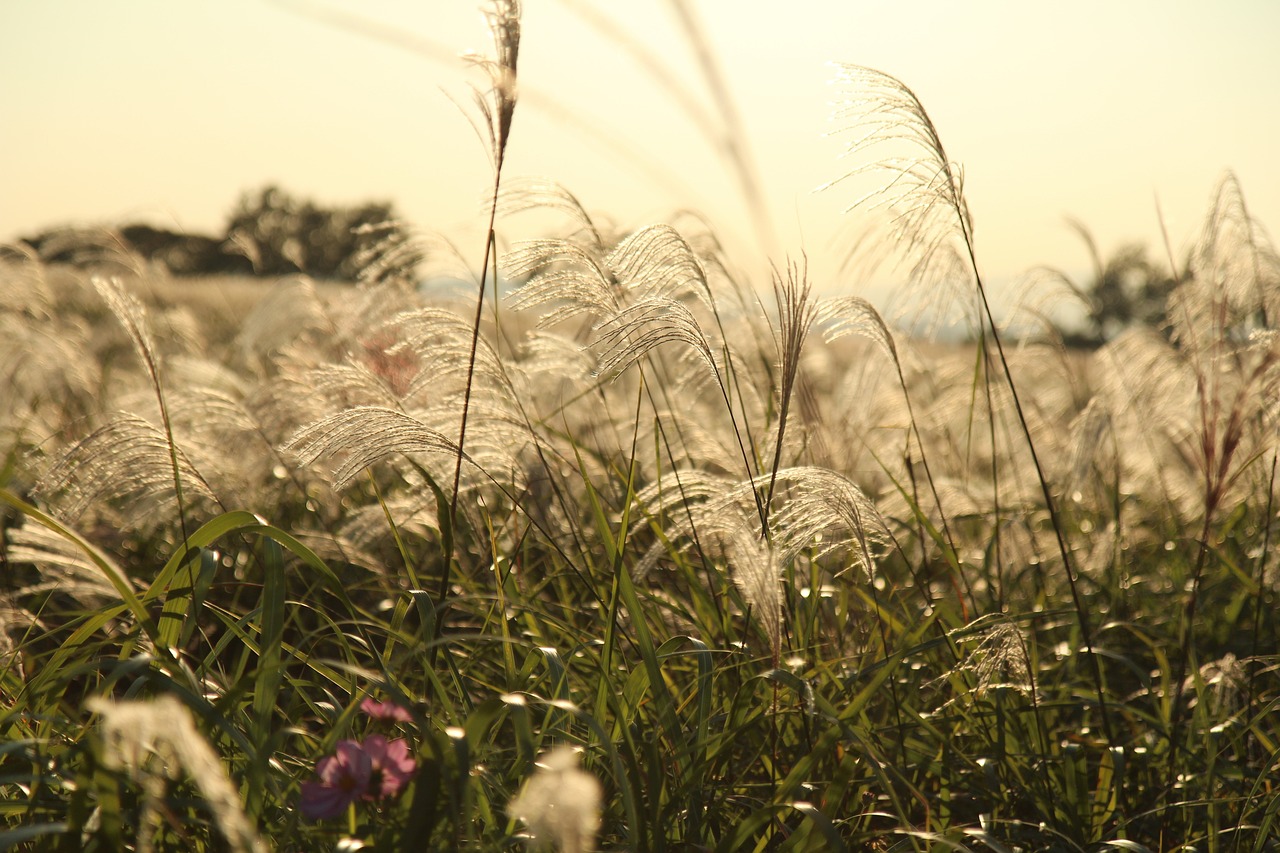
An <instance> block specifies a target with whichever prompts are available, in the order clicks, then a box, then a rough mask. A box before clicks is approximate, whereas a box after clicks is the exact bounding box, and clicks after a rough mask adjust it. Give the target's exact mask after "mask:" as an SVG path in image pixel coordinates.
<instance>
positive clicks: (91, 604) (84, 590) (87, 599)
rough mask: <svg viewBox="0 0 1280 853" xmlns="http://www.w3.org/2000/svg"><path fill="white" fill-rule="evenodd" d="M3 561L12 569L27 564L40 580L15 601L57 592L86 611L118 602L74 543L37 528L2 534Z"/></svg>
mask: <svg viewBox="0 0 1280 853" xmlns="http://www.w3.org/2000/svg"><path fill="white" fill-rule="evenodd" d="M5 536H6V537H7V538H8V545H7V550H6V554H7V558H8V560H9V563H10V564H12V565H16V564H20V563H30V564H31V565H33V566H35V568H36V570H37V571H38V572H39V573H40V578H39V580H38V581H36V582H35V583H33V584H30V585H28V586H26V587H23V588H22V589H19V590H17V591H16V595H17V596H19V597H25V596H29V595H35V594H38V593H41V592H46V591H50V590H57V591H58V592H61V593H64V594H66V595H69V596H70V597H71V598H73V599H75V600H76V601H77V602H78V603H80V604H81V605H82V606H83V607H84V608H85V609H86V610H96V609H99V608H101V607H103V606H105V605H106V604H108V603H110V602H113V601H118V600H119V599H120V593H119V591H118V590H117V589H116V588H115V587H114V586H112V585H111V583H110V581H108V580H107V579H106V578H104V577H103V575H102V570H101V569H99V568H98V567H97V566H96V565H94V563H93V562H92V561H91V560H89V558H88V557H87V556H86V555H85V552H84V550H83V549H82V548H80V547H79V546H78V545H77V544H76V543H75V542H73V541H71V540H69V539H67V537H65V536H63V535H61V534H59V533H57V532H55V531H53V530H50V529H49V528H47V527H44V526H43V525H40V524H32V523H26V524H23V525H22V526H20V527H14V528H10V529H9V530H7V531H5Z"/></svg>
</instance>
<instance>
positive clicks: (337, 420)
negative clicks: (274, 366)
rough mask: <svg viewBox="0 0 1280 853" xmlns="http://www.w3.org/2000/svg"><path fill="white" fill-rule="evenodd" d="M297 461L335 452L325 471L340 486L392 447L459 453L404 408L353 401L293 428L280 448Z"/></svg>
mask: <svg viewBox="0 0 1280 853" xmlns="http://www.w3.org/2000/svg"><path fill="white" fill-rule="evenodd" d="M281 452H282V453H285V454H286V455H288V456H291V457H293V458H295V459H296V460H297V461H298V462H299V463H300V464H302V465H311V464H312V463H314V462H317V461H318V460H320V459H330V458H334V457H340V458H341V461H340V462H339V463H338V465H337V466H336V467H334V468H333V469H332V471H331V472H330V475H329V476H330V479H331V481H332V483H333V486H334V488H336V489H344V488H346V487H347V486H348V485H350V483H351V481H352V480H354V479H355V477H356V475H358V474H359V473H360V472H361V471H363V470H364V469H365V468H368V467H369V466H370V465H373V464H374V463H375V462H377V461H379V460H380V459H384V458H386V457H387V456H391V455H392V454H396V453H405V454H410V453H448V454H457V455H461V456H462V458H464V459H467V460H468V461H470V457H468V456H466V455H465V454H462V451H461V450H460V449H459V448H458V446H457V445H456V444H454V443H453V442H452V441H450V440H449V439H448V438H446V437H445V436H444V435H442V434H441V433H439V432H436V431H435V430H433V429H429V428H427V427H426V426H424V425H423V424H422V422H421V421H418V420H417V419H415V418H413V417H412V416H410V415H407V414H405V413H404V412H398V411H395V410H393V409H385V408H381V407H378V406H359V407H357V408H354V409H348V410H347V411H345V412H339V413H338V414H336V415H331V416H329V417H327V418H325V419H323V420H321V421H317V422H316V423H313V424H310V425H308V426H305V427H303V428H302V429H300V430H298V432H297V433H295V434H294V436H293V437H292V438H291V439H289V441H288V442H286V443H285V445H284V446H283V447H282V448H281Z"/></svg>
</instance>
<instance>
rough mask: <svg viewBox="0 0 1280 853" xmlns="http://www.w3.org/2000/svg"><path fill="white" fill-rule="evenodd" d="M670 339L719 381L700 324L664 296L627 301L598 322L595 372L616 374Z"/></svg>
mask: <svg viewBox="0 0 1280 853" xmlns="http://www.w3.org/2000/svg"><path fill="white" fill-rule="evenodd" d="M670 343H680V344H684V345H685V346H686V347H687V348H688V349H689V351H690V352H692V353H693V354H695V355H696V356H697V358H698V360H699V361H700V362H701V363H702V364H703V365H704V366H705V367H706V369H707V371H708V372H709V373H710V374H711V375H712V376H714V377H716V380H717V382H719V383H721V384H723V382H722V380H721V379H720V364H719V362H718V360H717V358H716V354H715V351H714V350H713V349H712V346H711V342H710V340H708V338H707V336H706V333H705V332H704V331H703V329H702V324H701V323H699V322H698V318H697V317H695V316H694V314H693V312H692V311H690V310H689V308H688V307H687V306H685V305H684V304H683V303H680V302H677V301H675V300H674V299H671V298H669V297H665V296H650V297H648V298H646V299H642V300H640V301H639V302H635V303H633V304H631V305H628V306H627V307H626V308H623V309H622V310H621V311H619V312H618V313H617V314H615V315H614V316H612V317H610V318H609V319H608V320H607V321H605V322H604V323H603V324H602V325H601V326H600V328H599V332H598V335H597V338H596V348H597V350H598V352H599V365H598V367H597V372H598V373H599V374H600V375H601V376H616V375H618V374H620V373H623V372H625V371H626V370H627V369H628V368H630V367H632V366H633V365H635V364H636V363H637V362H639V361H641V360H643V359H644V358H646V357H647V356H648V355H649V353H651V352H652V351H653V350H655V349H657V348H658V347H660V346H662V345H664V344H670Z"/></svg>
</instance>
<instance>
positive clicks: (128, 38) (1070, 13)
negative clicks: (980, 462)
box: [0, 0, 1280, 290]
mask: <svg viewBox="0 0 1280 853" xmlns="http://www.w3.org/2000/svg"><path fill="white" fill-rule="evenodd" d="M688 7H689V8H690V9H692V11H693V12H694V14H695V16H696V20H697V21H698V23H699V25H700V27H701V29H702V32H703V33H704V35H705V40H706V42H705V43H706V44H707V45H708V46H709V47H710V49H711V50H712V51H713V52H714V56H715V60H716V62H717V63H718V67H719V70H720V72H721V73H722V75H723V79H724V80H725V82H726V84H727V86H728V90H729V93H730V95H731V97H732V102H733V104H734V106H735V107H736V109H737V112H738V114H739V116H740V119H741V126H742V128H743V130H744V136H743V138H744V139H745V142H746V148H747V151H748V152H749V154H750V157H751V159H752V162H753V163H754V165H755V168H756V171H757V174H758V176H759V181H760V184H761V186H762V188H763V192H764V196H765V199H766V203H767V210H768V214H769V218H770V230H771V231H772V232H773V234H774V235H775V236H774V237H773V238H770V237H768V236H766V235H761V234H760V233H759V229H758V228H755V227H754V226H753V224H752V221H751V218H750V217H749V216H748V215H747V213H746V208H745V204H744V201H743V196H742V193H741V191H740V187H739V185H738V184H737V183H736V182H735V181H734V179H733V176H732V173H731V171H730V169H729V168H728V167H727V164H726V161H725V159H724V158H723V157H722V156H721V154H720V152H719V151H717V150H716V148H715V147H714V145H713V144H712V143H711V142H710V141H709V140H708V138H707V136H706V135H704V134H703V133H700V132H699V129H698V125H697V121H698V120H701V121H704V122H708V123H710V124H711V125H712V126H713V127H723V125H721V124H718V122H719V113H718V112H717V110H716V108H715V105H714V104H715V102H714V100H713V98H712V97H711V94H710V90H709V88H708V86H707V82H706V79H705V77H704V76H703V75H702V74H701V73H700V71H699V67H698V64H697V62H696V60H695V56H694V52H693V50H692V49H691V46H690V42H689V41H688V40H687V39H686V37H685V34H684V32H683V31H682V29H681V28H680V26H679V24H678V20H677V16H676V15H675V14H674V12H673V4H672V3H670V2H666V1H665V0H630V1H629V2H606V1H605V0H573V2H569V0H527V2H526V3H525V10H524V27H523V30H524V32H523V44H522V47H521V54H520V83H521V87H522V93H523V97H524V100H523V101H522V103H521V104H520V106H519V107H518V108H517V113H516V118H515V126H514V132H513V137H512V143H511V149H510V157H509V161H508V164H507V170H508V175H509V177H513V178H514V177H518V176H530V177H542V178H548V179H552V180H555V181H557V182H559V183H561V184H563V185H564V186H566V187H567V188H568V189H570V190H571V191H572V192H574V193H575V194H576V195H577V196H578V197H579V198H580V199H581V200H582V201H583V202H584V203H585V205H586V206H587V207H588V208H589V209H591V210H592V211H596V212H599V213H601V214H602V215H604V216H606V217H608V218H609V219H610V220H612V221H613V222H614V223H616V224H618V225H621V226H640V225H645V224H649V223H652V222H656V221H663V220H666V219H668V218H669V217H670V216H671V215H672V213H673V212H674V211H676V210H679V209H693V210H697V211H699V212H700V213H702V214H703V215H705V216H706V217H707V218H709V219H710V220H711V221H712V222H713V223H714V224H715V226H716V228H717V230H718V232H719V233H720V235H721V237H722V239H723V241H724V242H725V243H726V245H727V246H728V247H729V250H730V252H731V253H733V254H734V256H735V258H737V259H738V263H739V265H740V266H741V267H742V268H744V269H747V270H749V271H751V270H760V269H762V268H764V265H765V264H767V263H768V262H770V261H772V262H774V263H778V264H781V263H784V262H785V260H786V258H787V257H788V256H790V257H797V256H799V255H800V254H801V253H805V254H807V256H808V258H809V261H810V269H811V272H812V276H813V278H814V284H815V286H816V287H818V288H819V289H822V290H840V289H845V288H846V287H848V288H852V287H853V283H852V282H848V281H845V280H844V278H845V276H844V275H843V274H841V273H839V272H838V269H839V260H840V258H841V256H842V255H843V253H844V252H845V251H847V249H848V246H849V245H850V241H851V240H852V239H854V238H855V237H856V234H857V227H858V226H857V220H856V217H854V216H849V215H846V214H844V213H842V210H843V208H844V207H846V206H847V205H848V204H849V203H850V202H851V201H852V200H853V199H852V197H851V195H850V194H849V193H848V192H845V191H844V189H843V188H840V187H837V188H836V189H834V190H832V191H828V192H824V193H815V192H814V189H815V188H816V187H817V186H819V185H821V184H823V183H824V182H827V181H829V180H831V179H833V178H835V177H837V176H839V175H840V174H841V173H842V171H843V170H845V169H846V168H847V167H848V166H849V165H850V164H849V163H848V162H847V161H841V160H840V159H839V155H840V152H841V150H842V145H843V143H842V142H841V140H840V139H839V138H833V137H830V136H827V135H825V134H827V133H828V132H830V131H833V130H837V129H838V128H837V127H836V126H834V125H832V123H831V122H830V119H829V116H830V113H831V107H830V103H831V101H832V100H833V99H834V98H836V97H837V95H838V92H837V91H836V90H834V89H833V88H832V86H831V85H830V84H829V81H830V79H831V78H832V77H833V76H834V71H833V68H832V67H831V65H830V63H831V62H833V61H834V62H849V63H857V64H860V65H866V66H870V67H873V68H877V69H879V70H882V71H885V72H888V73H890V74H893V75H895V76H896V77H898V78H900V79H901V80H902V81H904V82H905V83H906V84H907V85H908V86H910V87H911V88H912V89H913V90H914V91H915V92H916V93H917V94H918V95H919V97H920V99H921V100H922V101H923V103H924V105H925V107H926V108H927V109H928V111H929V113H930V115H931V117H932V118H933V120H934V123H935V124H936V126H937V127H938V129H939V131H940V133H941V136H942V139H943V142H944V144H945V145H946V147H947V149H948V152H949V153H950V155H951V157H952V159H953V160H956V161H959V162H960V163H961V164H962V165H963V167H964V173H965V177H966V191H967V195H968V200H969V204H970V208H971V210H972V212H973V216H974V220H975V223H976V237H977V244H978V253H979V262H980V264H981V265H982V267H983V269H984V272H985V273H986V274H987V275H988V276H989V278H991V279H993V280H997V281H998V280H1002V279H1009V278H1012V277H1013V276H1016V275H1017V274H1018V273H1020V272H1022V271H1024V270H1026V269H1028V268H1030V267H1033V266H1035V265H1039V264H1048V265H1052V266H1056V267H1060V268H1066V269H1070V270H1083V269H1085V268H1086V267H1087V256H1086V255H1085V253H1084V249H1083V246H1082V244H1081V243H1080V241H1079V239H1078V238H1077V237H1076V236H1075V235H1074V234H1073V233H1072V232H1071V231H1070V229H1069V228H1067V227H1066V225H1065V224H1064V222H1065V218H1066V217H1074V218H1076V219H1078V220H1080V221H1081V222H1083V223H1084V224H1085V225H1086V226H1088V227H1089V228H1090V229H1091V230H1092V231H1093V233H1094V235H1095V236H1096V237H1097V239H1098V241H1099V244H1100V245H1101V247H1102V249H1103V251H1104V253H1105V252H1108V251H1110V250H1113V249H1115V248H1117V247H1119V246H1120V245H1121V244H1123V243H1125V242H1128V241H1140V242H1145V243H1147V244H1148V245H1150V246H1151V247H1152V248H1153V250H1156V251H1155V253H1156V254H1157V255H1160V256H1162V255H1163V249H1162V248H1161V244H1160V229H1159V219H1158V214H1157V208H1158V209H1159V210H1160V211H1161V212H1162V213H1163V216H1164V220H1165V222H1166V224H1167V226H1168V231H1169V235H1170V238H1171V241H1172V242H1173V244H1174V248H1175V250H1178V251H1180V250H1181V249H1182V247H1184V246H1185V245H1186V244H1188V243H1189V242H1190V241H1191V240H1193V239H1194V237H1195V235H1196V233H1197V230H1198V227H1199V224H1200V222H1201V220H1202V218H1203V216H1204V214H1205V212H1206V210H1207V208H1208V204H1209V200H1210V194H1211V191H1212V190H1213V187H1214V185H1215V183H1216V181H1217V180H1218V178H1219V176H1220V175H1221V174H1222V173H1223V172H1224V170H1227V169H1232V170H1234V171H1235V172H1236V174H1237V175H1238V177H1239V179H1240V182H1241V185H1242V186H1243V188H1244V192H1245V197H1246V199H1247V201H1248V202H1249V204H1250V206H1251V209H1252V211H1253V213H1254V214H1255V215H1256V216H1257V217H1258V218H1259V219H1261V220H1262V222H1263V223H1264V224H1265V225H1268V226H1270V227H1271V228H1273V229H1275V228H1280V156H1278V155H1277V153H1276V151H1277V143H1278V142H1280V109H1277V107H1280V96H1278V95H1277V92H1278V91H1280V50H1277V49H1276V46H1275V45H1276V41H1277V38H1280V3H1278V2H1274V0H1226V1H1225V2H1222V3H1203V2H1191V0H1164V2H1155V0H1128V2H1122V3H1115V2H1102V1H1101V0H1074V2H1070V3H1016V2H994V0H974V2H950V0H898V2H887V0H878V1H877V2H873V1H872V0H862V1H861V2H860V0H812V2H796V3H788V4H782V3H774V2H742V0H738V2H732V1H731V0H689V3H688ZM478 9H479V7H478V6H477V4H476V3H474V2H470V0H433V1H432V2H427V0H420V1H419V2H409V0H365V2H355V0H348V2H340V0H326V2H324V3H319V2H317V3H309V2H302V0H298V2H288V3H286V2H267V0H224V2H218V3H212V2H205V3H195V2H171V0H114V2H110V3H106V2H98V0H47V2H38V3H37V2H24V0H4V2H0V81H3V82H2V85H3V87H4V98H3V113H2V115H0V240H7V239H11V238H13V237H16V236H18V235H21V234H29V233H33V232H35V231H38V230H40V229H42V228H45V227H48V226H53V225H60V224H67V223H80V224H123V223H126V222H130V221H137V220H143V221H149V222H152V223H154V224H157V225H161V226H166V227H176V228H184V229H190V230H201V231H207V232H210V233H218V232H219V231H220V230H221V227H222V225H223V223H224V219H225V217H226V215H227V213H228V212H229V210H230V209H231V208H232V206H233V205H234V204H235V202H236V200H237V198H238V197H239V196H240V194H241V192H243V191H245V190H249V189H254V188H257V187H260V186H263V185H264V184H266V183H276V184H279V185H280V186H282V187H283V188H285V189H286V190H288V191H290V192H292V193H294V194H296V195H300V196H306V197H310V198H313V199H315V200H317V201H318V202H321V203H324V204H334V205H336V204H350V203H356V202H361V201H365V200H390V201H393V202H394V203H395V204H396V206H397V208H398V209H399V210H400V211H401V212H402V213H403V214H405V215H406V217H407V218H408V219H410V220H411V221H412V222H413V223H414V224H415V225H416V226H417V227H419V228H421V229H424V230H428V231H436V232H441V233H443V234H445V235H446V236H449V237H450V238H452V239H454V240H455V242H457V244H458V245H459V246H460V247H461V248H462V249H463V251H464V253H466V254H468V255H470V254H474V255H475V256H476V257H477V258H478V256H479V254H480V252H481V250H482V249H483V238H482V236H481V235H482V231H481V228H482V226H483V224H484V222H483V219H482V216H481V212H480V211H481V207H482V199H483V197H484V193H485V190H486V187H487V186H488V184H489V182H490V171H489V169H490V167H489V161H488V159H487V156H486V153H485V150H484V148H483V146H482V145H481V144H480V142H479V140H478V139H477V136H476V134H475V132H474V130H473V128H472V126H471V122H472V121H473V120H474V119H475V115H476V111H475V109H474V106H473V103H472V95H471V87H472V86H473V85H476V84H479V83H481V82H482V78H481V77H479V76H478V75H477V74H476V72H475V69H473V68H470V67H468V65H467V63H465V62H464V61H462V60H460V59H459V58H458V57H459V55H460V54H462V53H464V52H465V51H467V50H472V51H475V52H479V53H483V54H488V53H489V51H490V45H489V38H488V33H487V31H486V30H485V27H484V24H483V19H482V17H481V15H480V14H479V11H478ZM325 16H327V20H321V19H320V18H322V17H325ZM342 16H357V17H359V18H360V19H361V20H362V21H363V22H364V23H362V24H359V25H357V24H355V23H352V22H351V21H350V19H349V18H348V19H343V17H342ZM619 33H625V36H619V35H618V34H619ZM396 40H398V41H396ZM627 40H630V41H629V43H630V44H631V45H634V46H637V47H638V50H640V51H642V52H644V53H645V54H646V55H647V56H648V57H649V61H651V62H656V63H658V64H660V65H661V67H662V69H663V73H665V74H666V75H668V76H669V77H670V78H671V79H672V80H674V81H675V88H677V89H678V90H679V92H680V93H681V94H680V95H678V96H677V95H674V94H673V93H672V92H671V91H669V90H668V89H665V88H664V87H663V85H662V84H661V83H660V82H659V81H658V79H657V78H656V76H655V74H654V73H653V72H652V71H650V70H647V69H646V67H645V65H644V63H643V62H642V61H640V60H639V59H638V58H637V56H636V53H635V52H634V51H632V50H629V49H628V47H627V46H626V44H627V43H628V42H627ZM393 41H394V43H393ZM681 99H684V102H683V103H687V104H689V105H691V106H692V109H689V108H687V107H686V106H683V105H682V100H681ZM691 112H693V113H695V114H697V115H698V116H700V117H701V118H700V119H698V120H695V118H694V117H693V116H691V114H690V113H691ZM586 128H589V129H590V130H586ZM541 227H544V226H543V224H540V223H538V222H536V221H534V220H530V219H523V218H516V219H511V220H509V221H507V222H505V223H502V224H501V226H500V231H501V235H502V238H503V240H504V241H506V242H516V241H519V240H523V239H531V238H534V237H538V236H542V234H541V232H540V231H539V228H541Z"/></svg>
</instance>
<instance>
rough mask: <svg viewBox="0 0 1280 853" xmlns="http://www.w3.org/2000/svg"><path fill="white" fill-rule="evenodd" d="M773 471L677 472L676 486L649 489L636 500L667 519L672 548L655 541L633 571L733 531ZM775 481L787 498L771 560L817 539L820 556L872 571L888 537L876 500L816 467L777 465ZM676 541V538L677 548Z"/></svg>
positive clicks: (786, 557)
mask: <svg viewBox="0 0 1280 853" xmlns="http://www.w3.org/2000/svg"><path fill="white" fill-rule="evenodd" d="M771 477H772V475H771V474H762V475H760V476H758V477H755V478H753V479H752V480H748V481H745V482H732V481H729V480H727V479H725V478H720V477H715V476H712V475H710V474H708V473H706V472H699V471H681V472H679V478H680V484H681V488H680V489H671V488H670V487H669V486H668V487H667V488H666V489H663V488H660V486H659V484H654V485H651V486H647V487H646V488H644V489H642V490H641V491H640V492H639V493H637V495H636V501H637V503H639V505H640V506H643V507H645V508H646V510H647V512H648V513H649V514H650V515H652V516H654V517H659V518H660V517H663V516H669V517H670V518H671V519H672V521H670V522H669V523H668V526H667V529H666V539H667V541H668V542H670V543H672V545H671V546H669V545H667V544H666V543H665V542H662V541H659V542H657V543H655V544H654V545H652V546H650V548H649V550H648V551H647V552H646V553H645V555H644V557H643V558H641V559H640V560H639V561H638V562H637V563H636V564H635V566H634V567H633V568H632V574H633V576H634V577H635V578H636V579H637V580H640V579H642V578H644V577H645V576H646V575H648V573H649V572H650V571H652V570H653V568H654V567H655V566H656V565H657V564H658V561H659V560H661V559H662V557H663V555H664V554H665V553H667V549H668V548H669V547H672V546H674V547H677V548H678V549H679V550H684V549H686V548H688V547H689V546H690V545H691V544H692V541H691V540H689V539H687V538H686V537H691V536H692V535H693V534H694V533H696V534H697V535H698V536H699V537H700V538H701V537H703V536H704V535H708V536H710V535H715V534H720V535H724V536H727V537H732V536H735V535H738V531H739V528H740V527H741V514H742V513H743V512H745V511H749V510H750V509H751V508H753V507H754V506H755V504H754V500H753V496H754V495H755V493H756V490H758V489H760V488H763V487H765V486H767V485H768V484H769V480H770V478H771ZM776 482H777V483H778V484H780V485H781V486H782V487H783V490H782V492H781V494H783V495H785V497H786V500H785V502H784V503H782V504H781V506H780V507H779V509H778V511H777V512H776V514H775V515H774V522H773V526H772V527H771V534H772V537H773V546H774V551H775V552H776V553H775V557H776V559H777V561H778V563H779V564H781V565H784V566H785V565H787V564H788V563H790V562H791V561H792V560H794V559H795V558H796V556H797V555H798V554H799V553H800V552H801V551H803V550H804V549H805V548H808V547H811V546H813V545H814V544H815V543H818V542H819V538H820V537H821V543H820V545H819V547H818V556H819V557H823V556H827V555H835V554H838V555H840V556H841V558H842V561H843V562H845V563H846V565H850V566H857V567H860V568H861V569H863V570H864V571H865V572H867V573H868V574H870V573H871V572H872V571H873V570H874V568H875V559H876V557H877V555H878V551H879V548H880V546H882V545H883V544H884V543H886V542H888V541H889V539H890V537H889V530H888V526H887V525H886V524H885V522H884V519H883V518H882V517H881V515H880V513H879V511H878V510H877V509H876V506H875V504H874V503H873V502H872V501H871V499H870V498H868V497H867V496H866V495H865V494H863V492H862V490H861V489H859V488H858V487H857V486H856V485H854V483H853V482H852V481H850V480H849V479H848V478H846V477H844V476H843V475H841V474H837V473H836V472H834V471H829V470H826V469H822V468H814V467H799V468H782V469H780V470H779V471H778V473H777V478H776ZM675 543H679V544H678V545H676V544H675Z"/></svg>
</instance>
